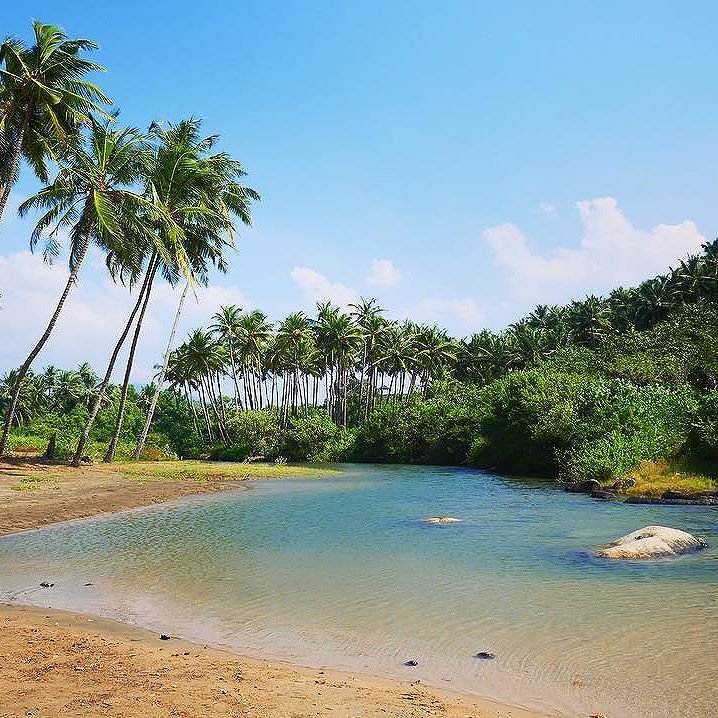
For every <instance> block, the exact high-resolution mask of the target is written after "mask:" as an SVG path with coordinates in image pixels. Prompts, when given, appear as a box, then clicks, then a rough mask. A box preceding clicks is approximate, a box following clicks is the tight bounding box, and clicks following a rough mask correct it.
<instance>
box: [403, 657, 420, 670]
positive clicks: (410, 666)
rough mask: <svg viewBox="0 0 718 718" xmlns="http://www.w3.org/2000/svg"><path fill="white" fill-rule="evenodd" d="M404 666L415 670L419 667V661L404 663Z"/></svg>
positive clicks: (412, 660)
mask: <svg viewBox="0 0 718 718" xmlns="http://www.w3.org/2000/svg"><path fill="white" fill-rule="evenodd" d="M404 665H405V666H408V667H409V668H414V667H415V666H418V665H419V661H415V660H414V659H413V658H412V659H411V660H410V661H404Z"/></svg>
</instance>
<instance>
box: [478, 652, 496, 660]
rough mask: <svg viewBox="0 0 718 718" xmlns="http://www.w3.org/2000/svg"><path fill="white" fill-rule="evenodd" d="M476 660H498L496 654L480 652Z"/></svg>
mask: <svg viewBox="0 0 718 718" xmlns="http://www.w3.org/2000/svg"><path fill="white" fill-rule="evenodd" d="M475 658H480V659H481V660H483V661H492V660H493V659H494V658H496V654H495V653H491V652H490V651H479V652H478V653H477V654H476V656H475Z"/></svg>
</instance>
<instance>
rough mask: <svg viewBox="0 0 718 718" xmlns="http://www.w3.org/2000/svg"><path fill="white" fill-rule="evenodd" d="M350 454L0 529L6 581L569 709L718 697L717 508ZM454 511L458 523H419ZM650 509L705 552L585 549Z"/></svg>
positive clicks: (704, 706) (144, 618)
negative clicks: (321, 472)
mask: <svg viewBox="0 0 718 718" xmlns="http://www.w3.org/2000/svg"><path fill="white" fill-rule="evenodd" d="M344 468H345V472H344V473H343V474H341V475H339V476H338V477H337V478H325V479H321V480H296V479H295V480H288V481H257V482H251V483H248V484H247V485H246V489H245V490H240V491H236V492H232V493H229V494H221V495H217V494H215V495H211V496H205V497H198V498H195V499H189V500H188V499H185V500H182V501H179V502H176V503H171V504H166V505H163V506H158V507H152V508H148V509H141V510H136V511H131V512H126V513H123V514H117V515H114V516H110V517H103V518H97V519H90V520H87V521H82V522H75V523H68V524H63V525H58V526H55V527H50V528H46V529H41V530H37V531H31V532H27V533H23V534H16V535H13V536H8V537H5V538H3V539H1V540H0V598H1V599H4V600H11V601H17V602H25V603H35V604H38V605H44V606H53V607H57V608H67V609H73V610H85V611H90V612H94V613H98V614H102V615H109V616H114V617H117V618H120V619H122V620H125V621H129V622H132V623H136V624H139V625H143V626H148V627H150V628H153V629H156V630H161V631H163V632H169V633H172V634H173V635H181V636H185V637H188V638H192V639H196V640H200V641H204V642H212V643H214V644H218V645H222V646H227V647H230V648H233V649H235V650H239V651H242V652H246V653H250V654H254V655H261V656H266V657H272V658H283V659H287V660H291V661H295V662H298V663H302V664H306V665H312V666H331V667H336V668H344V669H348V670H352V671H355V670H363V671H369V672H372V673H378V674H385V675H391V676H398V677H401V678H405V679H406V678H410V679H412V680H415V679H417V678H420V679H422V681H424V682H426V683H430V684H434V685H437V686H442V687H446V688H452V689H456V690H462V691H468V692H473V693H477V694H480V695H484V696H489V697H493V698H496V699H498V700H503V701H507V702H510V703H516V704H523V705H528V706H532V707H537V708H543V709H546V710H550V711H553V710H558V711H559V713H560V714H561V715H569V716H571V715H584V716H585V715H586V714H587V713H597V712H601V713H604V714H605V715H606V716H610V717H611V718H616V717H618V718H620V717H636V716H640V717H641V718H643V717H646V716H651V717H658V716H666V717H669V716H676V717H678V716H680V717H681V718H683V717H685V716H690V717H691V718H700V717H702V716H706V717H707V716H715V715H716V714H717V710H716V706H717V705H718V688H717V686H718V682H717V681H716V678H715V675H716V669H718V658H717V657H716V655H717V653H716V648H718V521H717V519H718V510H716V509H715V508H712V507H692V506H689V507H679V506H671V507H662V506H626V505H621V504H616V503H603V502H596V501H593V500H591V499H588V498H587V497H585V496H580V495H575V494H566V493H563V492H561V491H559V490H556V489H553V488H550V487H547V486H546V485H544V484H537V483H527V482H521V481H518V480H513V479H507V478H504V477H500V476H495V475H491V474H484V473H481V472H473V471H469V470H462V469H455V468H426V467H398V466H357V465H352V466H346V467H344ZM441 515H449V516H455V517H459V518H462V519H464V522H463V523H459V524H452V525H444V526H431V525H425V524H422V523H421V522H420V521H419V519H421V518H423V517H427V516H441ZM649 524H661V525H666V526H673V527H676V528H681V529H684V530H687V531H690V532H692V533H695V534H697V535H700V536H702V537H704V538H705V539H706V540H707V541H708V543H709V549H708V550H707V551H704V552H701V553H698V554H693V555H689V556H685V557H681V558H677V559H668V560H660V561H653V562H611V561H606V560H599V559H596V558H593V557H592V556H591V554H590V549H591V548H592V547H595V546H596V545H598V544H601V543H606V542H608V541H610V540H612V539H614V538H616V537H618V536H621V535H623V534H625V533H628V532H629V531H632V530H634V529H637V528H640V527H642V526H645V525H649ZM42 580H49V581H53V582H54V583H55V586H54V587H53V588H50V589H38V588H37V586H38V584H39V582H40V581H42ZM86 583H92V585H91V586H86V585H85V584H86ZM478 651H492V652H494V653H495V654H496V659H495V660H493V661H481V660H477V659H476V658H473V656H474V654H475V653H476V652H478ZM409 659H415V660H416V661H418V663H419V665H418V666H417V667H415V668H407V667H404V665H403V663H404V661H406V660H409Z"/></svg>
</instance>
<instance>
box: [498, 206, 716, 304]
mask: <svg viewBox="0 0 718 718" xmlns="http://www.w3.org/2000/svg"><path fill="white" fill-rule="evenodd" d="M576 206H577V208H578V212H579V216H580V219H581V223H582V225H583V236H582V238H581V241H580V245H579V247H578V248H567V247H559V248H558V249H554V250H552V251H551V252H549V253H547V254H546V255H544V254H540V253H538V252H534V251H532V249H531V248H530V247H529V245H528V242H527V239H526V236H525V235H524V234H523V232H522V231H521V230H520V229H519V227H517V226H516V225H515V224H502V225H499V226H496V227H490V228H488V229H487V230H485V231H484V238H485V240H486V241H487V242H488V244H489V246H490V247H491V248H492V249H493V251H494V255H495V259H496V262H497V264H498V265H499V266H501V267H504V268H505V269H506V270H507V272H508V276H509V282H510V285H511V288H512V290H513V292H514V293H515V294H516V295H517V296H519V297H522V298H524V299H527V300H529V299H530V300H532V301H539V302H541V303H547V302H558V301H566V300H568V299H571V298H578V297H580V296H583V295H585V294H586V293H590V292H597V293H603V292H606V291H609V290H611V289H613V288H615V287H617V286H619V285H624V286H628V285H632V284H636V283H638V282H641V281H643V280H644V279H646V278H648V277H651V276H654V275H656V274H659V273H661V272H665V271H666V270H667V269H668V267H669V265H671V264H675V262H676V261H677V260H678V259H680V258H682V257H684V256H686V255H687V254H689V253H695V252H697V251H699V250H700V247H701V244H702V243H703V242H705V237H704V236H703V235H702V234H701V233H700V232H699V231H698V228H697V227H696V225H695V223H694V222H692V221H691V220H685V221H683V222H681V223H680V224H659V225H656V226H655V227H653V228H652V229H650V230H643V229H638V228H637V227H635V226H634V225H633V224H632V223H631V222H630V221H629V220H628V218H627V217H626V216H625V215H624V214H623V212H622V211H621V210H620V208H619V207H618V203H617V202H616V200H615V199H614V198H613V197H601V198H598V199H592V200H582V201H580V202H577V204H576Z"/></svg>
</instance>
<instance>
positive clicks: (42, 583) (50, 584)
mask: <svg viewBox="0 0 718 718" xmlns="http://www.w3.org/2000/svg"><path fill="white" fill-rule="evenodd" d="M54 585H55V584H54V583H50V582H49V581H40V586H42V587H43V588H50V587H51V586H54Z"/></svg>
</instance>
